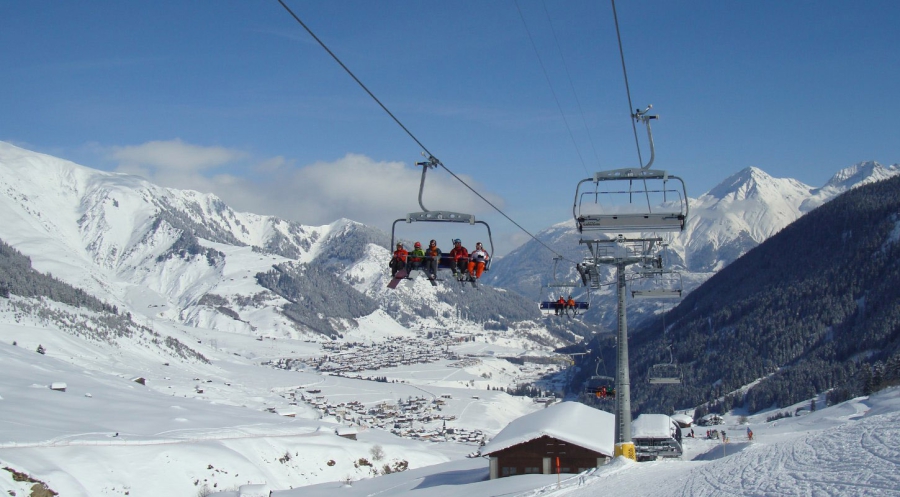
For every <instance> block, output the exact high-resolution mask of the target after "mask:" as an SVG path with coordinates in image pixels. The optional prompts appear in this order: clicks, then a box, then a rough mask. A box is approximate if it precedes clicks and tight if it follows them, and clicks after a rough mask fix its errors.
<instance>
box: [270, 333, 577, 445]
mask: <svg viewBox="0 0 900 497" xmlns="http://www.w3.org/2000/svg"><path fill="white" fill-rule="evenodd" d="M496 338H497V337H495V336H493V332H490V331H488V332H482V331H478V332H471V333H462V332H450V331H447V330H417V331H416V332H415V336H402V337H394V338H392V339H391V340H385V341H380V342H373V341H365V340H359V341H354V340H345V341H332V342H324V343H322V344H321V353H320V354H318V355H309V356H305V357H282V358H277V359H270V360H267V361H263V362H262V365H265V366H269V367H272V368H276V369H282V370H288V371H302V372H311V371H313V370H314V371H316V372H317V373H318V374H321V375H326V376H328V377H332V378H342V379H348V380H360V381H368V382H376V383H380V384H385V383H394V384H402V385H404V386H407V387H411V388H413V389H415V391H417V392H418V393H417V394H416V395H406V396H403V395H401V394H400V393H397V394H396V397H395V398H394V396H393V395H392V396H391V397H392V398H390V399H384V398H382V397H383V395H381V396H380V397H379V398H378V400H371V398H370V397H368V396H366V395H364V394H360V395H356V396H353V395H351V397H356V398H351V399H349V400H346V398H347V397H348V395H347V394H346V393H343V392H342V391H338V390H336V389H333V388H332V389H331V390H333V391H329V387H328V386H322V384H319V383H317V384H314V385H305V386H300V387H297V388H293V389H289V390H286V391H283V392H279V395H280V396H281V397H282V398H283V399H284V400H285V403H286V405H282V406H277V407H276V406H269V407H266V408H265V409H266V410H267V411H269V412H273V413H276V414H280V415H283V416H294V415H295V412H296V411H295V409H294V408H293V406H297V405H298V404H306V405H309V406H310V407H312V408H314V409H315V410H316V411H317V412H318V414H319V418H320V419H322V420H323V421H329V422H336V423H340V424H343V425H345V426H346V427H345V428H341V429H339V430H338V431H339V433H338V434H339V435H341V436H345V437H355V435H356V433H358V431H364V430H368V429H371V428H378V429H383V430H386V431H389V432H391V433H393V434H395V435H397V436H400V437H403V438H407V439H412V440H423V441H431V442H457V443H463V444H471V445H475V446H479V445H483V444H484V443H485V442H486V441H487V439H488V435H487V434H486V433H485V432H484V430H482V429H480V428H479V427H475V426H468V425H467V423H466V420H465V419H460V417H459V414H460V413H461V412H464V411H465V410H466V409H467V406H469V405H470V404H473V403H475V404H484V403H487V402H488V399H485V398H483V397H484V395H483V394H481V393H480V391H482V390H488V391H509V392H511V393H512V392H513V391H514V390H521V387H523V386H525V385H528V386H532V387H533V391H535V392H539V393H541V395H538V396H535V397H533V398H531V399H530V402H532V403H534V404H535V407H534V408H539V406H542V405H547V404H552V403H554V402H556V401H557V400H558V399H557V398H556V396H555V394H554V393H552V389H553V388H555V387H554V385H555V383H557V382H559V381H560V380H561V379H560V378H558V377H557V376H558V375H559V374H560V373H561V372H562V371H564V370H565V366H566V365H567V361H566V360H565V356H558V355H546V354H545V355H541V354H544V353H540V352H536V351H534V350H528V349H525V348H522V349H518V348H513V347H503V346H489V347H488V346H486V345H487V344H488V343H490V342H493V341H496ZM526 354H527V355H526ZM421 366H428V371H427V372H425V373H422V372H421V371H416V372H415V374H413V372H412V371H411V369H410V368H416V367H421ZM538 385H539V386H538ZM541 387H543V389H542V388H541ZM379 390H380V391H383V390H384V389H383V388H380V389H379ZM336 398H340V399H341V400H335V399H336Z"/></svg>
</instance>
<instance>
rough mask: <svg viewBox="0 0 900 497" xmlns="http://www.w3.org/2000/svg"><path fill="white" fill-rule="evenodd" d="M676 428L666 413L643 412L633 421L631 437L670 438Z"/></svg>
mask: <svg viewBox="0 0 900 497" xmlns="http://www.w3.org/2000/svg"><path fill="white" fill-rule="evenodd" d="M674 429H675V426H674V425H673V424H672V418H670V417H669V416H666V415H665V414H641V415H640V416H638V417H637V419H635V420H634V421H632V422H631V438H669V437H671V436H672V435H673V430H674Z"/></svg>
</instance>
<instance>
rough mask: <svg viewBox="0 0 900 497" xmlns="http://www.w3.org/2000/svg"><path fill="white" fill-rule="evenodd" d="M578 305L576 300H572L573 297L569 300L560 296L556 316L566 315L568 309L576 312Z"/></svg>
mask: <svg viewBox="0 0 900 497" xmlns="http://www.w3.org/2000/svg"><path fill="white" fill-rule="evenodd" d="M576 305H577V302H575V299H574V298H572V296H571V295H569V298H568V300H567V299H564V298H563V296H562V295H560V296H559V299H557V301H556V308H555V309H554V310H555V311H556V315H557V316H559V315H560V314H565V313H566V311H567V310H568V309H573V310H574V309H575V307H576Z"/></svg>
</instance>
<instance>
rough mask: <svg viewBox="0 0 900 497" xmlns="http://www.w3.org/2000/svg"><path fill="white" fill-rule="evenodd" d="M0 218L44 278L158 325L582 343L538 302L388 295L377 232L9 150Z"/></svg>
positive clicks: (446, 293)
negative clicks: (370, 329)
mask: <svg viewBox="0 0 900 497" xmlns="http://www.w3.org/2000/svg"><path fill="white" fill-rule="evenodd" d="M0 216H2V218H3V219H4V222H3V223H2V224H0V240H2V241H4V242H6V243H7V244H9V245H10V246H12V247H14V248H15V249H16V250H18V251H20V252H21V253H22V254H24V255H25V256H27V257H28V258H30V261H31V264H32V265H33V267H34V269H35V270H37V271H39V272H41V273H45V274H52V275H53V276H54V277H56V278H59V279H60V280H62V281H64V282H66V283H68V284H71V285H73V286H74V287H75V288H78V289H80V290H83V291H84V292H86V293H88V294H90V295H93V296H95V297H96V298H98V299H100V300H101V301H104V302H107V303H109V304H110V305H112V306H115V307H117V308H118V309H120V310H122V311H127V312H131V313H133V314H135V315H137V316H143V317H144V318H145V319H146V320H147V321H148V322H151V321H152V322H164V323H170V324H172V325H178V326H191V327H202V328H212V329H217V330H223V331H231V332H235V333H242V334H246V335H250V336H257V337H261V336H267V337H293V338H305V339H313V340H323V339H328V338H332V337H337V336H340V335H342V334H343V333H344V332H346V331H352V330H354V329H355V328H356V325H357V320H358V319H360V318H363V317H365V316H369V315H371V314H373V313H382V314H388V315H390V317H392V318H393V319H394V320H395V321H397V322H398V323H400V324H404V325H408V326H414V325H415V326H425V327H444V328H446V327H450V326H451V325H452V326H453V327H456V328H461V327H462V328H464V327H466V326H471V327H473V329H474V328H475V327H477V328H479V329H480V328H485V327H487V328H491V329H494V330H499V331H503V330H510V331H509V333H513V330H514V331H515V332H517V333H520V334H521V335H523V336H527V337H529V339H530V340H534V341H535V342H536V343H540V344H543V345H552V346H557V345H563V344H565V343H566V342H567V341H571V340H573V339H577V336H575V335H572V332H571V331H570V330H568V329H567V327H563V326H560V325H559V324H557V323H548V324H547V325H546V326H545V325H544V324H542V323H540V322H539V319H538V318H539V317H540V314H539V311H538V310H537V308H536V306H534V304H533V302H531V301H529V300H528V299H526V298H524V297H521V296H519V295H518V294H515V293H509V292H502V291H497V290H495V289H493V288H490V287H484V288H483V289H482V290H481V291H480V292H477V295H476V294H475V293H473V292H470V291H463V290H464V289H462V288H461V287H460V285H458V284H456V283H454V284H452V285H449V284H447V285H441V286H439V287H438V288H434V287H432V286H431V285H429V284H428V283H427V282H425V281H424V280H420V281H416V282H415V284H414V285H412V286H411V287H409V288H407V287H406V286H405V285H401V287H400V289H399V290H397V291H390V290H387V289H386V284H387V282H388V281H389V280H390V277H389V273H388V269H387V263H388V260H389V258H390V252H389V251H388V249H387V245H388V243H389V241H388V240H389V237H388V236H387V235H386V234H385V233H384V232H383V231H382V230H380V229H377V228H371V227H368V226H365V225H363V224H360V223H356V222H354V221H351V220H347V219H339V220H336V221H335V222H333V223H331V224H329V225H326V226H305V225H301V224H299V223H296V222H290V221H286V220H283V219H278V218H276V217H273V216H262V215H256V214H251V213H241V212H236V211H234V210H233V209H231V208H230V207H228V206H227V205H226V204H225V203H224V202H222V201H221V200H220V199H219V198H218V197H216V196H214V195H210V194H203V193H199V192H196V191H189V190H177V189H172V188H162V187H159V186H156V185H153V184H151V183H149V182H147V181H145V180H143V179H141V178H138V177H136V176H130V175H124V174H118V173H109V172H103V171H98V170H94V169H90V168H87V167H83V166H80V165H77V164H74V163H72V162H69V161H65V160H62V159H58V158H55V157H51V156H48V155H44V154H40V153H36V152H31V151H28V150H24V149H21V148H18V147H15V146H13V145H10V144H7V143H3V142H0ZM11 290H12V291H13V293H15V288H12V289H11ZM488 296H489V297H488ZM582 328H583V327H582ZM582 334H584V333H582Z"/></svg>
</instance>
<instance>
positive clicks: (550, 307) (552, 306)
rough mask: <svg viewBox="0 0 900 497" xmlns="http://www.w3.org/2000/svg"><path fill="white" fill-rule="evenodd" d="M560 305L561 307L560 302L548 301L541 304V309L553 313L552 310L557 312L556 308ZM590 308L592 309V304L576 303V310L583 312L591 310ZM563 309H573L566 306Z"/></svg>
mask: <svg viewBox="0 0 900 497" xmlns="http://www.w3.org/2000/svg"><path fill="white" fill-rule="evenodd" d="M558 305H559V302H556V301H549V300H548V301H545V302H541V309H544V310H551V311H552V310H555V309H556V306H558ZM590 307H591V303H590V302H575V308H576V309H579V310H583V309H589V308H590ZM563 309H571V307H569V306H565V307H563Z"/></svg>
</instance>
